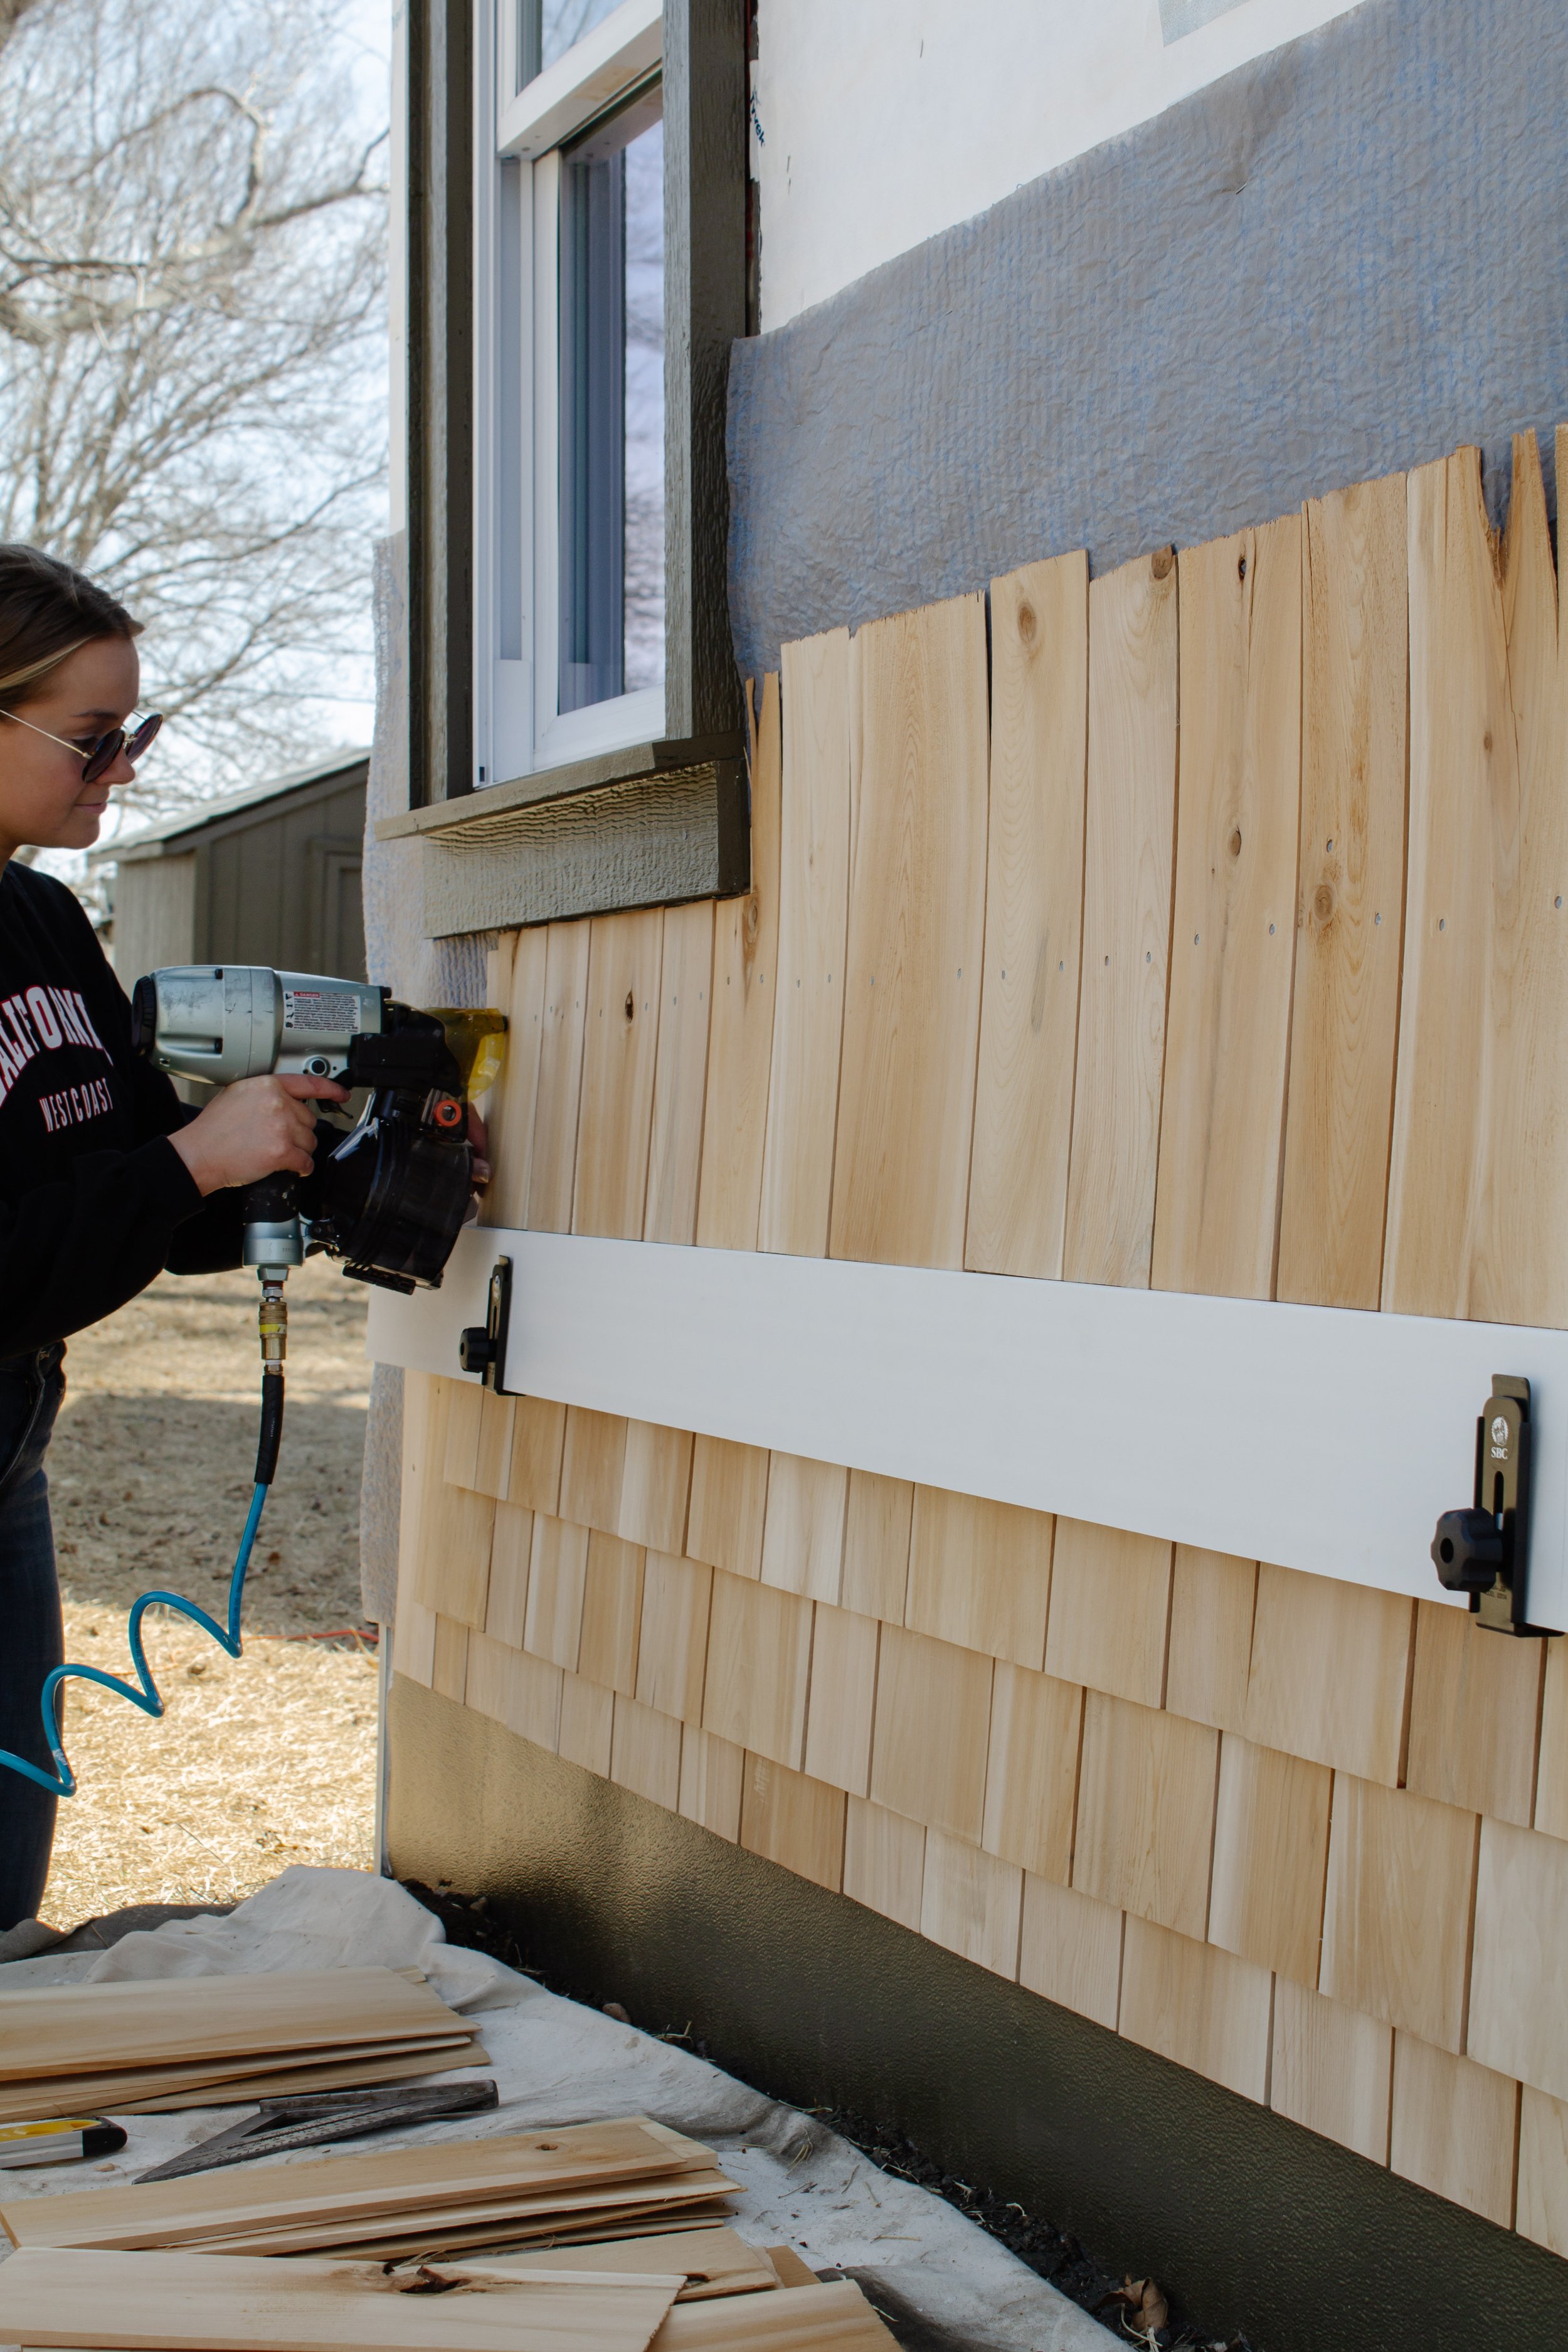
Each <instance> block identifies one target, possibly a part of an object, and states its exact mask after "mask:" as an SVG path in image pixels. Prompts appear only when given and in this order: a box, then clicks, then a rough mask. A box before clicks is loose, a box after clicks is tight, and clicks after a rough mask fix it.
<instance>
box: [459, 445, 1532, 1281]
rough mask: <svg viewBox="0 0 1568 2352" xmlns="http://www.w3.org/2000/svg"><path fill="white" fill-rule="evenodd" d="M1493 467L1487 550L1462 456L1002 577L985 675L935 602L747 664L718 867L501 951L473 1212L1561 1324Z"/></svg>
mask: <svg viewBox="0 0 1568 2352" xmlns="http://www.w3.org/2000/svg"><path fill="white" fill-rule="evenodd" d="M1514 480H1515V491H1514V498H1513V506H1512V512H1511V514H1510V527H1509V535H1508V541H1507V546H1506V554H1505V562H1504V563H1503V564H1502V566H1501V567H1499V565H1498V564H1497V563H1496V562H1494V553H1493V549H1492V546H1491V543H1490V541H1489V532H1488V529H1487V522H1486V516H1485V512H1484V509H1483V506H1482V502H1481V496H1480V479H1479V458H1478V455H1477V453H1476V452H1475V451H1473V450H1472V451H1464V452H1461V453H1459V454H1458V456H1457V457H1454V458H1452V459H1449V460H1447V461H1444V462H1442V463H1439V464H1437V465H1435V466H1429V467H1423V468H1421V469H1419V470H1418V471H1417V472H1415V473H1413V474H1412V475H1410V476H1409V477H1408V478H1406V477H1405V476H1394V477H1390V478H1387V479H1386V480H1384V481H1381V482H1375V483H1369V484H1363V485H1362V486H1360V487H1359V488H1354V489H1351V490H1346V491H1343V492H1341V493H1339V494H1337V495H1336V496H1334V497H1332V498H1329V499H1322V500H1317V501H1313V502H1312V503H1311V504H1310V505H1309V506H1308V507H1307V508H1306V509H1304V510H1303V512H1302V513H1301V514H1300V515H1296V516H1290V517H1288V518H1286V519H1285V520H1282V521H1280V522H1278V523H1274V524H1270V525H1268V526H1267V527H1266V528H1264V529H1262V530H1253V531H1247V532H1242V533H1238V534H1237V535H1236V536H1235V537H1233V538H1229V539H1226V540H1220V541H1214V542H1212V543H1210V544H1209V545H1207V546H1205V547H1200V548H1196V549H1192V550H1189V551H1184V552H1183V553H1182V554H1181V555H1180V557H1179V558H1177V559H1174V560H1173V559H1172V558H1171V557H1170V556H1169V555H1165V556H1156V557H1152V558H1143V559H1141V560H1140V561H1139V562H1135V563H1132V564H1130V565H1127V566H1125V567H1123V568H1122V569H1121V571H1119V572H1114V573H1111V574H1110V575H1108V576H1107V577H1106V578H1104V579H1101V580H1097V581H1095V582H1094V583H1089V580H1088V576H1087V566H1086V563H1085V561H1084V559H1083V557H1082V556H1081V555H1075V556H1070V557H1063V558H1060V559H1058V560H1056V561H1054V562H1048V563H1044V564H1037V565H1033V566H1030V567H1028V568H1026V570H1025V571H1022V572H1016V573H1014V574H1012V575H1010V576H1009V577H1008V578H1006V579H1004V580H998V581H996V582H994V583H993V587H992V633H991V636H992V641H991V647H990V652H989V656H988V653H987V632H986V623H985V613H984V600H983V599H981V598H979V597H967V598H959V599H955V600H952V601H951V602H949V603H946V604H940V605H934V606H931V607H928V608H926V609H925V610H923V611H921V612H917V613H911V614H900V615H898V616H895V617H894V618H892V619H889V620H887V621H879V622H874V623H871V624H868V625H867V626H866V627H864V628H862V629H861V630H860V631H859V632H858V634H857V635H856V636H855V637H854V638H853V639H851V638H850V637H849V635H848V634H847V632H845V631H839V632H836V633H833V634H832V635H828V636H825V637H822V638H817V639H814V640H811V641H809V642H808V643H806V644H805V645H801V646H788V647H786V648H785V653H784V675H783V694H782V711H781V697H780V693H779V690H778V681H776V680H769V681H767V682H766V686H765V688H764V690H763V695H762V698H761V705H762V708H761V728H760V737H759V741H758V745H757V749H756V752H755V756H754V761H753V835H754V838H753V888H752V894H751V896H750V897H749V898H745V899H742V900H736V901H731V902H728V903H726V904H724V905H721V907H719V908H717V910H715V909H714V908H712V907H710V906H707V905H699V906H696V907H689V908H671V909H668V910H666V909H658V908H655V909H652V910H649V911H647V912H646V913H639V914H630V915H616V916H605V917H601V918H595V919H592V920H591V921H582V922H577V923H566V924H559V925H555V926H552V927H550V928H549V929H542V930H539V931H534V932H525V933H521V934H514V935H511V936H510V937H509V938H508V940H506V941H505V942H504V944H503V947H502V950H501V951H500V956H499V958H498V965H497V970H496V973H495V984H496V987H497V989H498V991H499V992H500V994H501V995H502V996H503V997H504V999H505V1000H506V1002H507V1003H508V1006H509V1009H510V1013H511V1016H512V1030H511V1055H512V1066H511V1068H510V1071H509V1073H508V1075H507V1077H506V1080H505V1082H504V1086H503V1088H502V1094H501V1099H500V1106H499V1111H498V1118H497V1123H496V1135H495V1139H494V1140H495V1146H496V1150H495V1157H496V1160H497V1168H498V1172H497V1179H496V1184H495V1188H494V1192H493V1197H492V1202H491V1205H490V1208H489V1216H490V1217H491V1220H492V1221H493V1222H500V1223H508V1224H529V1225H533V1226H539V1227H544V1228H551V1229H556V1230H565V1229H573V1230H576V1231H578V1232H583V1233H602V1234H613V1235H620V1236H625V1237H628V1238H637V1237H644V1238H648V1239H658V1240H674V1241H690V1240H693V1239H696V1240H699V1241H700V1242H703V1243H710V1244H721V1245H723V1246H728V1247H734V1248H754V1247H758V1246H761V1247H763V1248H772V1249H781V1250H786V1251H789V1252H792V1253H795V1254H814V1253H815V1254H818V1255H820V1254H822V1253H824V1252H830V1253H831V1254H833V1255H844V1256H850V1257H864V1258H873V1259H879V1260H888V1261H892V1262H898V1263H902V1264H908V1265H970V1266H973V1267H975V1268H977V1269H980V1270H983V1271H991V1272H1009V1273H1017V1274H1028V1275H1037V1276H1057V1275H1064V1274H1065V1275H1066V1276H1068V1277H1071V1278H1076V1279H1079V1280H1086V1281H1100V1282H1113V1283H1122V1284H1135V1285H1144V1284H1147V1283H1149V1282H1151V1281H1152V1282H1153V1283H1154V1284H1155V1285H1156V1286H1160V1287H1165V1288H1173V1289H1197V1290H1204V1291H1208V1292H1217V1293H1224V1294H1228V1295H1245V1296H1248V1297H1268V1296H1270V1295H1274V1294H1277V1295H1279V1296H1280V1297H1288V1298H1292V1299H1300V1300H1306V1301H1309V1302H1313V1303H1319V1304H1332V1305H1340V1306H1351V1307H1373V1306H1377V1305H1379V1304H1381V1305H1382V1306H1384V1307H1393V1308H1397V1309H1399V1310H1401V1311H1406V1312H1418V1313H1428V1314H1451V1315H1472V1316H1478V1317H1480V1318H1492V1319H1498V1320H1504V1321H1515V1320H1521V1321H1532V1320H1533V1321H1542V1322H1551V1323H1558V1324H1561V1323H1565V1322H1568V1254H1565V1253H1564V1252H1563V1249H1562V1248H1561V1246H1560V1243H1559V1235H1560V1234H1561V1233H1562V1231H1563V1223H1564V1211H1565V1210H1568V1114H1565V1113H1564V1111H1563V1108H1562V1105H1563V1098H1564V1096H1565V1095H1568V1085H1565V1084H1564V1081H1565V1080H1568V1035H1565V1034H1564V1033H1563V1024H1561V1022H1559V1021H1558V1020H1557V1019H1556V1007H1557V1005H1558V1003H1560V1002H1561V999H1562V996H1563V989H1564V984H1565V983H1568V918H1565V919H1559V918H1561V917H1563V906H1562V903H1561V902H1562V900H1563V896H1564V892H1565V890H1568V791H1565V790H1564V782H1565V779H1564V773H1563V770H1564V762H1565V761H1568V726H1565V721H1568V662H1565V661H1564V659H1563V656H1562V655H1561V653H1560V640H1559V620H1558V606H1557V592H1556V580H1555V573H1554V570H1553V565H1552V547H1551V538H1550V532H1549V529H1548V524H1547V519H1546V510H1545V504H1544V498H1543V494H1542V486H1541V473H1540V467H1539V463H1538V461H1537V457H1536V454H1535V449H1534V444H1533V441H1532V440H1528V439H1527V440H1525V441H1523V442H1521V445H1520V446H1519V448H1518V450H1517V451H1516V455H1515V474H1514ZM988 664H989V666H988ZM988 700H989V709H990V716H989V717H988ZM1178 719H1179V736H1180V767H1181V791H1180V793H1179V795H1178V793H1177V792H1176V768H1177V742H1178ZM1407 773H1408V791H1407ZM1407 814H1408V835H1409V845H1410V848H1409V859H1408V873H1407V872H1406V859H1405V837H1406V817H1407ZM715 926H717V928H715ZM1402 962H1403V974H1402ZM1385 1234H1386V1245H1385Z"/></svg>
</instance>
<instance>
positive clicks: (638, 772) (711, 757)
mask: <svg viewBox="0 0 1568 2352" xmlns="http://www.w3.org/2000/svg"><path fill="white" fill-rule="evenodd" d="M743 752H744V743H743V740H742V737H741V735H740V734H739V733H736V734H732V735H692V736H685V737H673V736H672V737H666V738H664V739H662V740H659V741H657V742H652V743H631V744H628V745H626V747H624V748H623V749H622V750H620V751H600V752H595V754H594V755H593V757H592V758H590V759H585V760H570V761H565V762H564V763H563V765H562V766H561V767H558V768H542V769H541V770H539V771H538V772H537V773H535V774H533V775H531V776H518V777H516V778H514V779H513V781H512V782H510V783H502V784H481V785H480V786H479V790H478V791H477V792H472V793H460V794H459V795H458V797H457V798H456V799H453V800H447V801H436V802H434V803H432V804H431V806H430V807H428V808H421V809H410V810H409V811H408V812H407V814H406V815H403V816H384V817H378V818H377V820H376V824H375V837H376V839H377V840H378V841H400V840H403V839H405V838H406V837H407V836H408V835H410V834H450V833H451V832H453V831H454V830H455V829H464V828H466V829H468V830H472V829H475V828H477V827H482V826H484V825H485V821H486V820H487V819H488V818H490V817H494V816H501V815H504V814H506V813H507V811H508V810H510V809H524V808H538V807H540V806H542V804H543V803H546V802H549V801H559V800H574V799H578V798H581V797H582V796H583V795H584V794H585V793H596V792H601V791H605V790H608V789H609V788H611V787H612V786H616V785H619V784H627V783H633V782H637V781H638V780H639V779H641V778H644V777H649V778H652V777H658V776H660V775H663V774H667V773H668V772H671V771H673V770H677V769H689V768H694V767H701V766H707V765H709V764H710V763H711V762H714V761H727V760H739V759H741V758H742V755H743Z"/></svg>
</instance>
